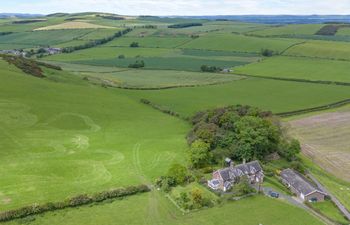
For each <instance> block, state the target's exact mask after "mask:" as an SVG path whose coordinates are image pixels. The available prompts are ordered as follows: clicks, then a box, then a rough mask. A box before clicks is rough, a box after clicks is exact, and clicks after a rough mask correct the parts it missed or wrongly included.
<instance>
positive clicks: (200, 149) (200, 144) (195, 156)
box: [190, 139, 212, 168]
mask: <svg viewBox="0 0 350 225" xmlns="http://www.w3.org/2000/svg"><path fill="white" fill-rule="evenodd" d="M211 158H212V154H211V152H210V144H208V143H206V142H204V141H202V140H200V139H198V140H196V141H195V142H193V143H192V144H191V148H190V162H191V165H192V166H193V167H194V168H200V167H202V166H204V165H206V164H208V163H209V161H210V160H211Z"/></svg>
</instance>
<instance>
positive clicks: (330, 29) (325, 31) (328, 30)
mask: <svg viewBox="0 0 350 225" xmlns="http://www.w3.org/2000/svg"><path fill="white" fill-rule="evenodd" d="M345 27H350V25H349V24H337V25H336V24H329V25H326V26H324V27H322V28H321V29H320V30H319V31H317V32H316V33H315V35H328V36H334V35H335V34H336V33H337V32H338V30H339V29H341V28H345Z"/></svg>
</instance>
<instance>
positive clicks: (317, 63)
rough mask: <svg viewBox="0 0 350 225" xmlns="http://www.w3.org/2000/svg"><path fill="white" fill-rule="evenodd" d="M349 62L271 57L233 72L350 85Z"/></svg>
mask: <svg viewBox="0 0 350 225" xmlns="http://www.w3.org/2000/svg"><path fill="white" fill-rule="evenodd" d="M349 71H350V62H347V61H337V60H326V59H314V58H303V57H286V56H279V57H272V58H268V59H265V60H263V61H261V62H258V63H252V64H248V65H246V66H242V67H237V68H236V69H235V70H234V72H235V73H237V74H247V75H254V76H265V77H276V78H288V79H302V80H312V81H337V82H347V83H350V73H349Z"/></svg>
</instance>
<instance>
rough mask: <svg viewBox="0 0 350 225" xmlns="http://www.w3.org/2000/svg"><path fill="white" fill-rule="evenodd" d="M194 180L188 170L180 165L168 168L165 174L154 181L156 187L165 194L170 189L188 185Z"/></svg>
mask: <svg viewBox="0 0 350 225" xmlns="http://www.w3.org/2000/svg"><path fill="white" fill-rule="evenodd" d="M193 180H194V179H193V177H192V175H191V173H190V172H189V171H188V169H187V168H186V167H185V166H183V165H181V164H173V165H171V166H170V168H169V170H168V172H167V174H166V175H165V176H161V177H160V178H158V179H157V180H156V186H157V187H159V188H161V189H162V190H163V191H165V192H169V191H170V190H171V188H172V187H175V186H177V185H183V184H188V183H190V182H192V181H193Z"/></svg>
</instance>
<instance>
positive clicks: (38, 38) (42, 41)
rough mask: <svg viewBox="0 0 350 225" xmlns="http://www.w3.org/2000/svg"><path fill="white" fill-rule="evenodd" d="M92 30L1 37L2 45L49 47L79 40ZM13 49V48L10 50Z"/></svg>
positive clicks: (40, 32)
mask: <svg viewBox="0 0 350 225" xmlns="http://www.w3.org/2000/svg"><path fill="white" fill-rule="evenodd" d="M89 32H92V30H69V31H68V30H65V31H58V30H55V31H33V32H22V33H13V34H9V35H4V36H0V44H8V45H10V44H13V45H17V44H18V45H28V46H33V47H34V46H47V45H55V44H60V43H64V42H68V41H72V40H73V39H78V38H80V37H82V36H84V35H86V34H88V33H89ZM10 49H11V48H10Z"/></svg>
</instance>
